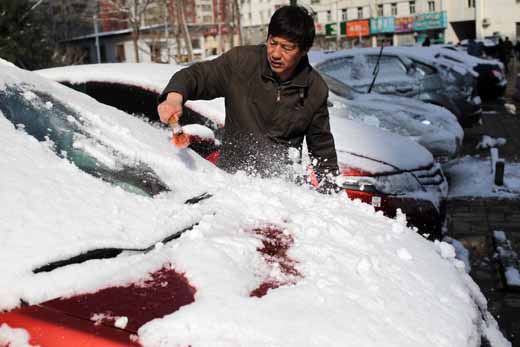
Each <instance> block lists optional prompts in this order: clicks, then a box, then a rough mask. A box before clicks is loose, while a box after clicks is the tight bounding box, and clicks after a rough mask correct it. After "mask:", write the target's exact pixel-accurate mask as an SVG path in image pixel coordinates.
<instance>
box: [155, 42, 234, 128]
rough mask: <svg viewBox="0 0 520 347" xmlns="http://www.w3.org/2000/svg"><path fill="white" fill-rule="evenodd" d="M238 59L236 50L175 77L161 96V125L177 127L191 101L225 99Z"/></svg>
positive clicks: (192, 66) (198, 64) (181, 71)
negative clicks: (188, 102) (223, 97)
mask: <svg viewBox="0 0 520 347" xmlns="http://www.w3.org/2000/svg"><path fill="white" fill-rule="evenodd" d="M237 59H238V54H237V50H236V49H234V50H230V51H228V52H227V53H225V54H223V55H221V56H220V57H218V58H216V59H214V60H211V61H206V62H202V63H196V64H193V65H191V66H189V67H187V68H185V69H182V70H180V71H178V72H177V73H175V74H174V75H173V77H172V78H171V79H170V82H168V85H167V86H166V88H165V89H164V91H163V92H162V94H161V95H160V96H159V105H158V106H157V113H158V114H159V118H160V120H161V122H163V123H176V122H177V121H178V120H179V118H180V117H181V116H182V105H183V104H184V103H185V102H186V101H187V100H190V99H191V100H196V99H214V98H217V97H220V96H225V91H226V88H227V83H228V82H229V76H231V71H232V70H233V65H234V66H237V65H236V60H237Z"/></svg>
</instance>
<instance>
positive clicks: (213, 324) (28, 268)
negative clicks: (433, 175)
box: [0, 60, 507, 347]
mask: <svg viewBox="0 0 520 347" xmlns="http://www.w3.org/2000/svg"><path fill="white" fill-rule="evenodd" d="M0 89H1V90H2V92H1V93H0V133H1V136H0V142H1V144H2V146H0V167H2V168H4V170H3V173H2V180H0V192H1V194H0V206H2V208H1V209H0V221H1V225H2V226H1V232H0V238H1V242H0V273H1V274H2V276H0V311H1V312H2V313H0V345H1V346H2V347H3V346H10V347H12V346H18V345H22V346H27V345H28V344H31V345H40V346H41V347H48V346H49V347H56V346H89V347H90V346H91V347H106V346H137V345H142V346H150V347H157V346H194V347H196V346H272V345H278V344H283V345H284V346H288V347H293V346H294V347H295V346H310V345H311V346H312V345H316V346H318V345H319V346H345V345H348V344H352V343H353V341H355V343H356V344H358V345H363V346H381V345H393V346H417V345H418V344H420V345H421V346H428V347H430V346H431V347H433V346H439V345H457V346H468V347H471V346H477V345H479V344H480V342H481V341H484V340H486V339H487V338H488V337H492V339H491V340H492V342H493V344H494V345H496V346H498V345H499V344H498V342H500V343H501V345H502V346H506V345H507V341H506V340H505V339H504V338H503V337H502V335H501V333H500V331H499V329H498V326H497V324H496V321H495V320H494V319H493V317H491V315H490V314H489V312H488V311H487V309H486V307H485V303H484V302H483V301H482V300H481V299H480V298H481V297H482V293H480V291H479V289H478V287H477V286H476V285H475V283H473V282H472V280H471V278H470V277H469V276H467V275H466V273H465V272H464V271H463V270H462V268H461V266H462V265H461V262H459V261H458V260H456V259H455V258H454V256H453V254H454V250H453V247H452V246H451V245H448V244H446V243H442V242H436V243H432V242H429V241H427V240H425V239H424V238H423V237H421V236H419V235H417V234H416V233H415V232H414V231H413V230H411V229H409V228H407V227H406V221H405V220H404V219H403V218H396V219H395V220H392V219H389V218H387V217H385V216H383V215H382V214H381V213H376V212H374V211H373V209H372V208H370V207H369V206H367V205H366V204H361V203H356V202H352V201H349V200H348V199H344V198H342V197H341V196H337V195H332V196H327V195H322V194H319V193H317V192H314V191H312V190H310V189H308V188H306V187H301V186H296V185H294V184H292V183H289V182H285V181H284V180H282V179H266V180H263V179H258V178H254V177H249V176H246V175H240V174H237V175H229V174H226V173H225V172H222V171H220V170H219V169H217V168H216V167H215V166H214V165H212V164H210V163H209V162H207V161H206V160H204V159H203V158H201V157H200V156H199V155H197V154H196V153H195V152H193V151H191V150H190V149H182V150H178V149H176V148H175V147H174V146H172V145H171V144H170V143H169V139H168V136H169V132H168V131H167V130H165V129H162V128H159V127H156V126H153V125H151V124H148V123H146V122H143V121H142V120H140V119H137V118H135V117H133V116H131V115H128V114H126V113H124V112H122V111H120V110H117V109H115V108H113V107H109V106H106V105H103V104H100V103H98V102H96V101H95V100H93V99H92V98H90V97H88V96H87V95H84V94H81V93H77V92H75V91H73V90H71V89H70V88H67V87H64V86H62V85H59V84H58V83H55V82H53V81H50V80H46V79H44V78H41V77H39V76H36V75H35V74H34V73H31V72H28V71H24V70H21V69H18V68H15V67H12V66H8V65H5V64H4V63H3V62H2V61H1V60H0ZM360 134H361V132H360ZM391 143H393V142H387V146H389V145H390V144H391ZM375 149H376V147H371V146H369V143H368V142H365V149H364V150H365V153H366V154H373V152H374V151H375ZM340 150H345V151H347V150H349V148H347V147H343V148H341V147H340ZM341 153H342V152H340V160H341V159H344V158H345V157H341ZM407 153H408V152H407V151H405V152H402V155H407ZM349 155H351V154H349ZM351 159H352V160H353V161H352V162H351V163H352V164H356V167H361V166H362V167H363V168H364V169H363V171H364V172H370V168H374V169H376V168H378V167H382V166H381V165H383V164H382V163H379V162H378V161H376V160H373V159H370V160H369V159H367V158H366V157H362V156H360V155H359V154H358V155H357V156H356V158H351ZM354 159H355V161H354ZM410 162H411V160H410ZM363 163H364V164H363ZM395 163H396V162H393V164H392V163H391V162H389V161H387V163H386V164H384V165H387V166H388V165H389V164H390V165H395ZM403 163H406V161H403ZM358 164H359V165H358ZM362 164H363V165H362ZM401 169H402V170H403V172H410V173H412V172H413V174H414V175H415V176H416V177H418V174H417V173H416V172H415V170H412V168H410V167H402V168H401ZM386 173H388V174H390V173H392V170H390V169H389V170H387V171H386ZM396 174H397V176H396V177H398V176H399V175H400V173H396ZM357 177H359V176H357ZM384 177H385V176H384V175H383V176H381V175H379V176H378V177H377V178H376V181H375V182H374V181H372V180H370V182H371V184H373V185H374V187H375V188H376V189H378V190H379V189H384V182H385V181H384ZM349 179H350V178H349V177H347V180H346V181H345V182H343V183H341V182H340V184H347V183H348V184H350V183H351V181H349ZM366 180H369V179H368V178H363V180H359V181H357V188H358V189H355V190H356V191H363V190H364V189H366V188H368V186H369V184H368V182H365V181H366ZM380 184H383V185H381V186H380ZM346 188H347V187H346ZM372 204H374V199H372ZM403 307H406V310H405V311H403ZM481 336H482V338H481ZM497 341H498V342H497Z"/></svg>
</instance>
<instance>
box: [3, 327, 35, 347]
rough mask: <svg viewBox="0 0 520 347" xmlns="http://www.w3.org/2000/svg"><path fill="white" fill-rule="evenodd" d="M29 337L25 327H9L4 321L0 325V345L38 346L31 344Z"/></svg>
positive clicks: (10, 346)
mask: <svg viewBox="0 0 520 347" xmlns="http://www.w3.org/2000/svg"><path fill="white" fill-rule="evenodd" d="M29 339H30V336H29V333H28V332H27V331H26V330H25V329H19V328H11V327H10V326H9V325H7V324H5V323H3V324H1V325H0V346H5V347H39V346H35V345H31V344H30V343H29Z"/></svg>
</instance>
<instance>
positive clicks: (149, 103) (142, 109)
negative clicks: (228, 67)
mask: <svg viewBox="0 0 520 347" xmlns="http://www.w3.org/2000/svg"><path fill="white" fill-rule="evenodd" d="M61 83H62V84H64V85H66V86H68V87H71V88H74V89H76V90H77V91H80V92H82V93H85V94H87V95H89V96H91V97H93V98H94V99H96V100H97V101H99V102H101V103H103V104H106V105H110V106H113V107H115V108H118V109H120V110H122V111H124V112H126V113H129V114H133V115H135V116H138V117H144V118H145V119H147V120H148V121H150V122H153V123H159V115H158V114H157V99H158V98H159V94H158V93H157V92H155V91H150V90H147V89H145V88H143V87H141V86H132V85H128V84H124V83H114V82H104V81H89V82H85V83H74V84H72V83H69V82H61ZM179 122H180V124H181V125H186V124H200V125H204V126H206V127H208V128H210V129H212V130H216V129H217V128H218V126H217V124H216V123H215V122H213V121H211V120H210V119H208V118H206V117H203V116H202V115H200V114H199V113H197V112H195V111H193V110H191V109H189V108H188V107H184V110H183V114H182V117H181V119H180V120H179Z"/></svg>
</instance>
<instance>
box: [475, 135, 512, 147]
mask: <svg viewBox="0 0 520 347" xmlns="http://www.w3.org/2000/svg"><path fill="white" fill-rule="evenodd" d="M506 143H507V140H506V139H504V138H503V137H498V138H493V137H491V136H488V135H482V138H481V139H480V141H479V143H477V146H476V149H486V148H493V147H498V146H503V145H505V144H506Z"/></svg>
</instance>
